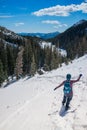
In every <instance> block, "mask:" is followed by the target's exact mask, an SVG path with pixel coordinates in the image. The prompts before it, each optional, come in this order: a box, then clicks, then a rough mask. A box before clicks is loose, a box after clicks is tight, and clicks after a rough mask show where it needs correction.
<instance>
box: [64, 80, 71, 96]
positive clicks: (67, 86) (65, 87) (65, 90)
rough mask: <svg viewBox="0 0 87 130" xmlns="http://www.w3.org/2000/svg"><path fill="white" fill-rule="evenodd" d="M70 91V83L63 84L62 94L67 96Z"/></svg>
mask: <svg viewBox="0 0 87 130" xmlns="http://www.w3.org/2000/svg"><path fill="white" fill-rule="evenodd" d="M71 91H72V88H71V86H70V81H65V83H64V94H65V95H68V94H70V93H71Z"/></svg>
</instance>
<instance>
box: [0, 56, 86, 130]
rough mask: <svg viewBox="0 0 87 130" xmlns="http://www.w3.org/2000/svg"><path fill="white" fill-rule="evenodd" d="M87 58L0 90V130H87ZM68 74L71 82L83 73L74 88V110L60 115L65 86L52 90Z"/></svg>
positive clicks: (72, 107) (72, 102)
mask: <svg viewBox="0 0 87 130" xmlns="http://www.w3.org/2000/svg"><path fill="white" fill-rule="evenodd" d="M86 70H87V55H85V56H83V57H81V58H79V59H76V60H74V61H73V63H72V64H71V63H70V64H69V65H68V66H65V65H63V66H62V67H61V68H59V69H57V70H53V71H51V72H48V73H45V74H44V75H41V76H39V75H36V76H35V77H33V78H30V79H28V78H27V77H26V78H24V79H21V80H19V81H17V82H16V83H14V84H11V85H9V86H8V87H7V88H3V89H0V130H87V72H86ZM67 73H71V74H72V79H76V78H78V75H79V74H80V73H82V74H83V76H82V77H81V79H80V81H79V82H77V83H75V84H74V86H73V91H74V96H73V99H72V101H71V109H70V110H69V111H68V112H67V113H66V114H65V116H64V117H61V116H60V115H59V111H60V109H61V102H62V97H63V87H61V88H59V89H57V90H56V91H53V89H54V88H55V87H56V86H57V85H59V84H60V83H61V82H62V81H63V80H65V76H66V74H67Z"/></svg>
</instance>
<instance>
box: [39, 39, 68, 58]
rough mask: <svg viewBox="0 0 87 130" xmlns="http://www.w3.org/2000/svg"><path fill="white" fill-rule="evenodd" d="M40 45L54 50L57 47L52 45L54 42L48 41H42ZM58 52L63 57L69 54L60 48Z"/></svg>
mask: <svg viewBox="0 0 87 130" xmlns="http://www.w3.org/2000/svg"><path fill="white" fill-rule="evenodd" d="M39 45H40V46H41V47H42V48H44V47H52V50H53V49H54V48H55V45H52V42H46V41H40V42H39ZM58 52H59V53H60V54H61V55H62V56H67V52H66V50H64V49H60V48H58Z"/></svg>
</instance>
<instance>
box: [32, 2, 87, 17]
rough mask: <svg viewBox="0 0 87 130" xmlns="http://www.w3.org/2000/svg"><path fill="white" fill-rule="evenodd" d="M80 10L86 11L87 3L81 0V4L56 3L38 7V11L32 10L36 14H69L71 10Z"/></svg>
mask: <svg viewBox="0 0 87 130" xmlns="http://www.w3.org/2000/svg"><path fill="white" fill-rule="evenodd" d="M86 1H87V0H86ZM77 11H82V12H83V13H87V3H85V2H83V3H81V4H78V5H76V4H71V5H67V6H61V5H56V6H53V7H49V8H44V9H40V10H39V11H35V12H33V15H36V16H43V15H49V16H69V15H70V13H71V12H77Z"/></svg>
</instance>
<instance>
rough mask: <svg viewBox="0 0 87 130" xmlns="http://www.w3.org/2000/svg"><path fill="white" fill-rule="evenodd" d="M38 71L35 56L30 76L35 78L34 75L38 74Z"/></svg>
mask: <svg viewBox="0 0 87 130" xmlns="http://www.w3.org/2000/svg"><path fill="white" fill-rule="evenodd" d="M36 70H37V68H36V63H35V57H34V55H33V58H32V63H31V71H30V74H31V75H32V76H34V74H35V73H36Z"/></svg>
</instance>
